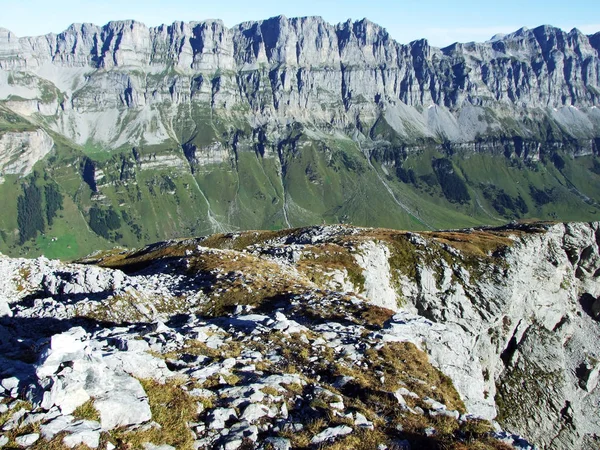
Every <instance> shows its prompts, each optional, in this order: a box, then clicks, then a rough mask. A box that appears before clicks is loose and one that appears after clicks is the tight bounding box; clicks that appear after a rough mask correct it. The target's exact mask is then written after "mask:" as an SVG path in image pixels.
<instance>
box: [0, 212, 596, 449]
mask: <svg viewBox="0 0 600 450" xmlns="http://www.w3.org/2000/svg"><path fill="white" fill-rule="evenodd" d="M599 235H600V225H599V224H598V223H589V224H585V223H572V224H531V225H515V226H511V227H505V228H499V229H471V230H466V231H461V232H459V231H453V232H430V233H405V232H398V231H392V230H383V229H360V228H353V227H347V226H336V227H332V226H326V227H313V228H308V229H297V230H286V231H280V232H246V233H238V234H231V235H218V236H213V237H208V238H199V239H188V240H179V241H170V242H165V243H161V244H156V245H153V246H150V247H148V248H145V249H142V250H138V251H130V252H128V251H119V250H116V251H113V252H108V253H103V254H98V255H95V256H94V255H93V256H90V257H89V258H87V259H85V260H82V261H80V263H84V264H85V265H81V264H69V265H67V264H63V263H59V262H56V261H50V260H47V259H43V258H42V259H38V260H15V259H10V258H6V257H2V259H1V260H0V268H1V270H2V278H3V279H5V280H7V282H6V283H5V284H4V285H3V287H2V297H1V298H0V305H1V306H0V308H1V309H0V313H1V314H3V315H4V318H2V319H1V323H0V346H1V348H2V349H3V350H2V355H3V356H2V358H3V362H2V372H1V373H0V385H1V386H2V389H3V390H4V391H3V392H4V393H3V394H2V393H0V395H3V396H4V398H5V400H3V401H2V404H0V407H2V405H3V404H5V403H6V402H7V400H8V398H11V397H12V398H17V397H19V398H24V397H25V398H27V399H28V400H29V401H30V402H31V405H30V406H27V405H25V406H23V408H24V412H22V413H19V414H12V413H11V414H9V415H8V416H6V422H5V425H4V430H5V431H6V432H8V433H9V436H10V439H21V440H22V441H23V442H24V441H25V440H31V441H32V443H33V441H34V436H31V434H34V433H33V432H34V431H35V430H38V429H39V430H41V436H42V438H43V439H52V438H53V436H56V435H57V434H58V433H60V432H61V431H62V432H64V434H60V435H58V436H59V438H61V439H64V440H63V442H64V443H65V444H67V445H70V444H69V443H70V442H75V443H77V442H84V440H85V442H86V443H88V442H91V443H92V444H93V445H91V446H92V447H94V446H96V447H97V445H98V444H96V442H99V441H98V439H100V437H102V439H109V440H110V441H111V442H113V443H122V442H126V441H127V437H126V436H124V435H122V434H115V431H114V430H115V429H116V428H117V427H119V426H126V427H129V429H130V432H132V433H136V432H137V431H135V430H145V431H144V432H148V433H149V434H148V435H144V436H148V437H147V438H146V439H148V441H147V442H148V443H149V444H157V445H160V444H169V445H176V446H177V445H179V444H176V442H180V443H181V442H183V441H176V440H171V441H168V442H167V441H165V440H164V439H163V440H160V441H159V440H158V438H156V436H157V435H156V434H152V432H151V430H152V429H153V427H155V426H165V425H164V423H163V422H160V421H161V420H162V419H161V417H163V416H160V414H159V413H157V411H158V410H157V409H156V408H157V404H156V401H157V400H156V395H158V391H157V390H156V389H158V390H159V391H161V392H167V391H168V392H170V394H169V395H173V396H177V398H178V399H179V400H177V402H176V403H173V404H177V405H180V406H181V407H182V408H183V407H184V406H185V405H188V406H187V407H186V408H187V409H186V411H185V412H184V411H183V410H182V411H179V412H178V413H177V414H182V417H187V418H188V419H186V420H187V422H186V424H184V425H183V426H184V427H186V428H185V429H186V430H188V431H186V432H185V433H183V434H181V432H179V433H178V434H179V435H180V436H183V437H182V439H184V438H185V439H186V442H188V443H191V442H192V441H195V445H196V447H197V448H203V447H205V448H238V447H240V446H241V445H243V444H244V443H246V444H247V445H249V444H248V443H249V442H255V443H256V444H253V445H256V446H258V447H260V445H266V443H271V442H279V443H280V444H281V445H284V446H287V445H293V446H308V445H315V446H317V445H321V444H322V443H323V442H325V441H329V440H336V441H339V442H346V444H347V445H350V446H352V445H355V446H356V445H358V446H360V445H367V444H364V442H366V441H363V440H361V439H367V437H366V436H367V435H368V436H372V438H373V439H376V440H378V441H379V443H383V444H386V445H390V444H393V445H400V444H398V442H405V444H402V445H409V444H408V443H410V445H428V444H427V442H429V443H430V444H432V445H433V443H434V442H438V441H435V440H436V439H438V440H439V442H445V443H446V444H447V443H448V442H449V441H448V440H449V439H450V441H453V440H456V439H458V440H460V439H463V438H464V436H465V435H464V433H471V434H470V435H469V436H471V438H473V437H474V436H477V437H476V438H477V439H484V441H485V439H489V437H485V436H486V434H485V433H486V432H489V430H490V429H489V428H487V430H488V431H486V432H484V433H483V434H478V433H479V432H476V431H474V430H475V429H474V428H473V426H474V422H473V421H474V420H476V419H475V417H477V418H480V419H484V420H493V421H496V422H495V423H496V426H497V427H498V428H497V432H496V434H495V438H496V439H506V440H507V442H509V443H511V444H512V445H515V446H517V447H518V448H529V447H528V445H529V444H527V443H526V442H525V441H522V440H520V439H521V438H518V436H516V434H520V435H522V436H525V438H527V439H528V440H529V441H531V442H533V443H535V445H536V446H537V447H538V448H540V449H575V448H581V449H584V448H593V446H594V445H597V443H598V442H597V435H598V431H599V429H600V416H599V415H598V411H597V408H596V407H595V405H597V402H598V400H599V398H600V393H599V391H598V381H599V378H600V375H599V373H600V365H599V364H598V361H599V360H600V355H599V354H598V348H600V345H599V343H600V342H599V341H600V334H599V332H598V330H599V329H598V317H597V314H596V312H595V311H596V309H595V308H596V304H597V301H598V300H597V299H598V298H599V296H600V283H598V280H597V275H598V273H599V270H600V251H599V248H598V242H599V241H600V240H599V239H598V236H599ZM232 249H235V250H232ZM97 266H101V267H97ZM377 305H383V306H384V307H385V308H382V307H381V306H377ZM418 349H421V350H422V351H424V352H425V353H426V354H427V355H428V359H429V361H430V363H431V364H432V365H433V366H435V368H436V369H433V367H431V366H429V363H428V362H427V358H426V357H425V356H424V354H423V353H421V350H418ZM424 357H425V359H423V358H424ZM417 361H420V362H417ZM442 374H443V375H442ZM138 380H139V381H138ZM140 383H141V384H140ZM157 383H158V384H157ZM161 383H162V385H161ZM160 386H163V387H160ZM455 389H456V390H455ZM165 395H167V394H165ZM117 397H118V399H119V402H120V403H118V404H117V403H115V402H117V400H116V399H117ZM123 399H126V401H125V400H123ZM391 399H393V402H392V403H389V402H390V401H391ZM172 401H173V402H175V400H172ZM194 402H196V403H197V404H196V403H194ZM357 402H358V403H357ZM373 402H375V403H373ZM8 404H9V405H10V407H11V408H13V410H15V411H16V410H17V408H18V407H20V406H19V404H18V403H15V402H14V401H12V402H11V401H8ZM350 404H352V405H353V406H349V405H350ZM90 405H91V406H90ZM190 405H193V406H190ZM376 405H379V406H376ZM385 405H388V406H385ZM92 406H93V407H92ZM388 407H389V408H391V409H387V408H388ZM90 408H91V409H90ZM119 408H122V410H121V409H119ZM190 408H191V409H192V410H193V411H191V412H190ZM372 408H375V409H372ZM3 409H5V408H3ZM398 410H399V411H400V415H398ZM19 411H21V410H19ZM85 411H87V413H84V412H85ZM375 411H377V412H376V413H375ZM392 411H394V413H393V414H395V415H394V416H393V417H394V418H393V419H392V416H388V414H391V413H392ZM0 414H2V410H0ZM156 414H158V415H156ZM323 414H325V416H327V417H329V419H327V420H326V421H324V422H322V421H320V422H318V425H316V426H313V425H310V426H309V427H308V428H307V427H306V425H307V423H309V422H310V423H311V424H312V423H313V422H314V421H315V420H316V419H318V418H319V417H320V418H323V417H324V416H323ZM373 414H374V415H373ZM465 414H467V415H465ZM468 414H470V415H468ZM381 415H383V417H385V418H387V419H386V420H387V421H384V422H385V423H382V422H379V421H378V420H379V419H380V418H381V417H382V416H381ZM0 417H2V416H0ZM332 417H339V418H340V421H337V419H336V420H333V421H332V419H331V418H332ZM441 417H443V419H442V418H441ZM480 419H477V420H480ZM151 420H155V421H159V425H153V423H152V422H151ZM415 420H416V421H417V422H415ZM477 420H476V421H477ZM440 421H442V422H440ZM444 421H451V423H454V424H456V425H451V426H450V425H448V426H446V425H444V427H445V428H443V430H444V431H441V429H440V427H441V426H442V425H441V423H447V422H444ZM31 423H39V424H40V425H41V426H40V428H35V429H34V428H28V425H29V424H31ZM477 423H480V424H482V423H483V422H477ZM6 424H8V425H6ZM386 424H387V425H386ZM139 426H141V428H139ZM168 426H175V425H173V424H170V425H168ZM390 427H391V428H390ZM415 427H416V428H415ZM448 427H449V428H448ZM465 427H467V428H465ZM468 427H471V428H468ZM500 428H502V429H504V430H505V431H502V432H500V431H498V430H500ZM467 429H468V430H470V431H465V430H467ZM360 430H363V431H360ZM364 430H367V431H369V432H370V433H371V432H372V433H375V434H373V435H369V434H368V433H367V434H364V433H366V431H364ZM448 430H450V431H448ZM452 430H454V431H452ZM456 430H462V431H456ZM455 431H456V432H455ZM169 433H170V431H169V432H167V431H165V432H164V433H163V434H164V436H170V434H169ZM377 433H379V434H377ZM472 433H475V434H472ZM511 433H515V435H512V434H511ZM131 436H133V435H131ZM153 436H154V437H153ZM374 436H376V437H374ZM461 436H462V437H461ZM511 436H512V437H511ZM39 438H40V437H39V436H37V437H36V440H37V439H39ZM131 439H134V438H133V437H131ZM136 439H137V438H136ZM153 439H154V441H153ZM165 439H166V438H165ZM168 439H174V438H172V437H169V438H168ZM189 439H191V441H188V440H189ZM290 439H291V441H290ZM345 439H346V440H347V441H345ZM353 439H354V440H353ZM356 439H358V440H356ZM369 439H371V438H369ZM427 439H429V440H430V441H427ZM27 442H29V441H27ZM136 442H137V441H136ZM369 442H371V441H369ZM394 442H396V444H394ZM482 442H483V441H482ZM361 443H362V444H361ZM446 444H444V445H446ZM488 444H489V443H488ZM27 445H31V444H27ZM73 445H75V444H73ZM88 445H89V444H88ZM181 445H183V444H181ZM186 445H188V444H186ZM273 445H274V444H273ZM278 445H279V444H278ZM436 445H437V444H436ZM485 445H487V444H485Z"/></svg>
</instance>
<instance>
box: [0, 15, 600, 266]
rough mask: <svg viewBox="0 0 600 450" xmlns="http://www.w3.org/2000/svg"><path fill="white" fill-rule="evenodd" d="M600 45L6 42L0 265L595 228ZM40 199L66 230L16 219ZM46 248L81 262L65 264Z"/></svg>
mask: <svg viewBox="0 0 600 450" xmlns="http://www.w3.org/2000/svg"><path fill="white" fill-rule="evenodd" d="M599 42H600V38H599V36H598V34H596V35H592V36H585V35H583V34H581V33H580V32H578V31H577V30H572V31H570V32H568V33H567V32H563V31H562V30H559V29H556V28H552V27H548V26H543V27H538V28H536V29H534V30H527V29H521V30H518V31H516V32H515V33H512V34H509V35H506V36H504V37H502V38H499V39H494V40H491V41H488V42H484V43H466V44H455V45H452V46H449V47H447V48H444V49H438V48H434V47H431V46H429V45H428V44H427V42H426V41H425V40H420V41H415V42H412V43H409V44H400V43H398V42H395V41H394V40H393V39H391V37H390V36H389V35H388V34H387V32H386V31H385V30H384V29H382V28H381V27H379V26H377V25H376V24H373V23H371V22H369V21H367V20H363V21H360V22H355V23H352V22H347V23H343V24H338V25H331V24H328V23H326V22H324V21H323V20H322V19H320V18H317V17H308V18H296V19H287V18H285V17H276V18H272V19H268V20H264V21H260V22H248V23H242V24H240V25H237V26H235V27H232V28H226V27H225V26H224V25H223V24H222V23H221V22H219V21H208V22H190V23H183V22H181V23H180V22H178V23H174V24H172V25H169V26H166V25H164V26H160V27H156V28H148V27H146V26H144V25H143V24H140V23H137V22H111V23H109V24H107V25H105V26H102V27H100V26H96V25H91V24H78V25H73V26H71V27H70V28H69V29H67V30H66V31H65V32H63V33H61V34H59V35H53V34H51V35H47V36H40V37H29V38H18V37H16V36H14V34H12V33H11V32H10V31H7V30H2V31H0V103H1V105H0V139H1V142H2V147H1V148H0V150H2V152H1V154H0V161H7V163H6V164H8V165H9V166H8V168H7V170H5V174H4V175H3V176H4V177H5V179H6V180H9V182H8V183H4V187H0V195H2V196H4V197H6V198H7V199H9V200H8V202H7V209H8V210H10V211H12V212H14V214H9V215H6V216H5V217H0V249H2V251H4V252H5V253H10V254H15V255H18V254H21V255H23V254H27V255H32V256H38V255H40V254H49V255H54V256H61V257H77V256H81V255H83V254H85V253H87V252H89V251H91V250H93V249H96V248H100V247H105V248H108V247H110V246H112V245H114V243H118V244H120V245H124V246H140V245H145V244H147V243H149V242H153V241H157V240H164V239H169V238H173V237H180V236H186V235H187V236H190V235H202V234H210V233H215V232H222V231H235V230H243V229H278V228H282V227H294V226H308V225H315V224H321V223H323V222H326V223H341V222H344V223H352V224H355V225H361V226H384V227H393V228H402V229H440V228H441V229H446V228H458V227H466V226H474V225H481V224H495V225H500V224H502V223H506V222H508V221H510V220H513V219H517V218H532V219H552V220H583V221H590V220H598V219H599V218H600V207H599V206H598V205H599V203H598V202H599V201H600V158H599V155H600V153H599V148H600V109H598V103H599V97H598V96H599V94H600V90H599V86H600V81H599V77H600V75H599V73H600V72H599V67H600V66H599V65H600V59H599V53H598V52H599ZM38 130H39V131H38ZM5 133H9V134H6V136H5V137H2V136H3V135H5ZM13 133H16V134H13ZM28 133H29V134H28ZM31 133H36V134H34V135H31ZM38 135H39V136H46V135H47V136H49V137H50V138H51V141H52V144H50V140H48V139H46V138H44V139H35V140H31V136H38ZM23 142H28V143H29V142H31V144H32V145H30V146H29V147H28V150H27V151H26V152H25V153H23V150H22V148H21V145H22V144H20V143H23ZM27 145H29V144H27ZM49 145H54V146H53V147H52V151H51V154H50V155H48V153H49V152H50V148H49ZM18 155H23V156H20V157H19V156H18ZM25 155H28V156H31V157H30V158H28V159H30V160H31V163H33V162H37V166H36V167H37V168H38V169H37V171H35V167H34V168H33V169H34V173H32V174H30V172H31V171H32V167H31V166H32V164H31V163H22V162H17V161H16V160H15V158H17V157H19V158H20V159H24V158H25ZM46 155H48V156H46ZM44 156H45V157H44ZM40 158H43V159H42V160H41V161H38V159H40ZM13 160H15V161H13ZM42 173H43V175H44V176H43V177H42V176H41V175H42ZM28 174H30V175H28ZM32 183H33V184H35V185H36V186H37V187H38V188H40V189H42V190H43V189H45V185H46V184H51V185H52V186H54V187H53V188H52V189H54V190H57V191H58V192H59V193H60V195H62V196H63V197H64V198H65V202H63V206H64V209H65V210H68V211H71V212H74V214H61V213H60V212H57V211H55V209H56V204H55V203H52V202H51V206H50V210H51V212H52V211H53V212H55V213H56V216H57V217H54V216H52V214H50V216H52V219H48V220H46V221H45V222H44V223H37V222H36V221H31V220H29V218H28V217H21V218H19V217H18V211H17V209H18V203H17V197H19V196H22V197H23V199H22V200H21V202H22V204H25V203H29V201H28V200H27V199H26V198H25V197H27V192H36V191H35V189H34V188H33V189H30V190H29V191H28V188H31V184H32ZM15 187H16V189H15ZM19 188H21V189H19ZM19 192H22V194H20V193H19ZM52 192H54V191H52ZM55 197H56V196H55ZM51 200H52V199H51ZM32 202H36V203H39V205H37V204H36V205H30V206H31V208H29V210H32V211H33V210H38V209H44V208H46V206H47V205H46V203H47V199H46V198H45V196H41V198H39V199H38V198H36V199H32ZM57 204H59V203H57ZM23 211H25V209H24V210H23ZM115 214H116V215H115ZM22 215H23V214H22ZM50 216H49V217H50ZM108 217H110V218H111V219H112V220H110V221H109V222H106V220H104V219H105V218H108ZM115 217H116V218H115ZM79 219H80V220H79ZM54 220H55V222H54ZM51 222H52V223H51ZM32 223H33V224H35V226H34V227H33V229H31V228H32V227H31V226H28V225H31V224H32ZM54 224H56V225H54ZM71 230H74V231H73V232H71ZM41 233H51V234H52V237H57V238H65V237H66V239H65V240H66V241H67V242H71V243H70V244H67V245H70V247H68V248H66V249H65V248H59V249H57V250H56V252H53V250H52V249H50V245H49V244H48V242H44V240H43V239H40V240H37V239H34V238H36V237H37V236H39V235H40V234H41ZM92 241H94V243H93V244H91V242H92ZM51 242H54V241H51ZM61 242H62V241H61ZM55 247H61V246H60V245H56V246H55Z"/></svg>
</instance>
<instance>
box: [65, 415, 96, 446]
mask: <svg viewBox="0 0 600 450" xmlns="http://www.w3.org/2000/svg"><path fill="white" fill-rule="evenodd" d="M63 431H66V432H67V433H69V434H68V435H67V436H65V437H64V438H63V443H64V444H65V445H66V446H67V447H70V448H73V447H75V446H77V445H79V444H85V445H87V446H88V447H90V448H98V446H99V445H100V432H101V428H100V424H99V423H98V422H94V421H90V420H82V421H79V422H75V423H73V424H70V425H69V426H67V427H66V428H65V429H64V430H63Z"/></svg>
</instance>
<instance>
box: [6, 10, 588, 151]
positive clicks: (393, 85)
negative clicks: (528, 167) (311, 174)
mask: <svg viewBox="0 0 600 450" xmlns="http://www.w3.org/2000/svg"><path fill="white" fill-rule="evenodd" d="M597 43H598V39H597V35H594V36H586V35H584V34H582V33H581V32H579V31H578V30H572V31H571V32H568V33H566V32H563V31H562V30H560V29H557V28H552V27H548V26H542V27H538V28H535V29H533V30H528V29H525V28H523V29H521V30H518V31H517V32H515V33H512V34H508V35H506V36H504V37H502V38H500V39H496V40H493V41H488V42H484V43H467V44H454V45H452V46H449V47H447V48H444V49H439V48H435V47H431V46H429V44H428V43H427V41H426V40H418V41H414V42H411V43H409V44H400V43H398V42H396V41H394V40H393V39H392V38H391V37H390V36H389V34H388V33H387V32H386V31H385V29H383V28H381V27H379V26H378V25H376V24H374V23H372V22H369V21H368V20H362V21H359V22H354V23H353V22H350V21H348V22H345V23H341V24H338V25H331V24H328V23H326V22H325V21H324V20H323V19H321V18H319V17H304V18H292V19H288V18H285V17H282V16H280V17H274V18H271V19H268V20H264V21H258V22H245V23H242V24H239V25H237V26H235V27H233V28H226V27H225V26H224V25H223V23H222V22H220V21H206V22H188V23H184V22H175V23H173V24H172V25H161V26H159V27H155V28H148V27H147V26H145V25H144V24H142V23H138V22H132V21H116V22H110V23H108V24H106V25H104V26H96V25H92V24H74V25H72V26H71V27H69V28H68V29H67V30H65V31H64V32H63V33H60V34H58V35H54V34H51V35H46V36H38V37H26V38H18V37H16V36H15V35H14V34H12V33H11V32H9V31H7V30H3V31H2V34H1V35H0V80H2V81H3V82H2V83H0V98H7V97H8V96H10V95H13V96H16V95H18V96H19V97H20V98H22V99H24V101H19V102H16V103H15V104H14V105H13V109H14V110H18V111H19V112H20V113H22V114H25V115H29V114H34V113H38V112H41V114H42V115H45V116H48V117H49V116H54V115H55V114H58V120H55V121H54V123H53V125H52V126H53V128H54V129H55V130H56V131H59V132H61V133H63V134H64V135H67V136H69V137H70V138H72V139H73V140H75V141H77V142H82V143H83V142H86V140H87V139H88V138H90V137H93V138H94V139H95V140H96V141H98V142H104V143H110V144H111V145H114V146H115V147H119V146H121V145H123V144H124V143H125V142H128V141H129V143H130V144H134V142H135V143H139V141H140V140H141V139H142V138H143V141H144V142H145V143H146V144H151V143H159V142H162V141H164V140H166V139H168V137H169V133H170V132H171V133H172V126H173V120H176V118H177V115H178V113H177V108H178V106H177V105H180V104H192V105H202V107H206V108H210V109H212V110H215V111H221V112H224V114H225V116H231V114H232V113H231V111H232V110H233V111H235V110H238V111H242V112H243V111H251V112H252V114H251V115H249V116H248V117H247V118H249V117H252V120H251V122H252V123H254V124H265V123H267V122H269V121H273V120H274V121H275V122H280V123H281V124H286V123H288V121H289V119H290V118H294V119H295V120H297V121H300V122H307V123H309V122H312V123H318V124H321V125H324V124H329V125H332V124H333V125H334V126H335V127H338V128H340V129H342V128H344V127H348V126H355V124H356V123H357V121H359V122H365V123H372V122H374V121H375V120H377V118H378V117H381V118H382V119H383V120H384V121H385V122H386V123H387V124H388V125H389V126H390V127H391V128H392V129H394V130H395V131H396V132H397V133H398V134H399V135H400V136H403V137H405V138H408V139H411V140H412V139H415V138H417V137H425V138H435V137H436V136H444V137H445V138H446V139H448V140H449V141H451V142H473V141H474V140H475V138H476V137H478V136H482V135H488V134H489V135H492V136H496V135H498V134H502V133H507V134H510V133H512V134H510V137H512V136H514V135H519V136H522V137H524V138H527V137H530V136H531V135H532V134H535V131H534V130H533V128H532V127H531V126H526V123H525V122H523V123H521V122H519V119H518V118H519V117H521V116H522V115H523V114H521V113H524V114H525V116H526V117H527V119H528V120H533V121H534V122H535V123H540V124H541V123H543V122H544V121H545V120H548V121H550V122H552V123H555V124H557V126H558V127H559V128H560V129H561V130H564V132H566V133H567V134H569V135H572V136H576V137H579V138H588V139H589V138H593V137H597V130H598V127H599V124H600V112H599V111H598V110H597V109H596V108H595V106H598V101H599V97H598V95H599V94H598V93H599V92H600V91H599V88H598V86H600V78H599V77H600V59H599V57H598V51H599V50H598V44H597ZM55 89H56V91H57V92H60V93H62V94H61V95H51V94H50V95H49V94H48V92H50V93H52V92H54V90H55ZM44 94H46V95H44ZM55 94H56V92H55ZM159 106H160V108H161V109H162V110H163V114H159V113H158V112H157V111H156V109H157V108H158V107H159ZM489 108H492V110H493V111H490V110H489ZM535 108H540V110H535ZM225 110H226V111H227V112H225ZM126 111H130V112H134V114H133V115H132V116H137V117H135V119H133V120H131V119H132V116H127V114H126ZM233 115H235V114H233ZM126 117H127V118H128V120H127V121H125V122H126V123H127V124H128V125H127V127H126V128H125V129H123V128H121V122H122V121H123V119H124V118H126ZM508 117H511V119H514V120H512V121H511V124H512V125H511V127H512V126H517V128H518V129H519V133H517V134H514V133H516V131H515V130H514V129H513V128H510V127H509V128H507V127H506V123H505V119H506V118H508ZM152 121H154V125H152V126H149V123H150V122H152ZM125 122H124V123H125ZM99 125H101V126H99ZM141 129H144V131H145V132H143V133H141V132H140V131H141ZM511 130H512V131H511ZM374 137H375V136H374ZM590 145H591V143H590ZM518 147H519V148H516V149H515V150H516V151H517V152H521V151H523V148H522V146H518ZM588 151H591V147H590V148H589V149H588Z"/></svg>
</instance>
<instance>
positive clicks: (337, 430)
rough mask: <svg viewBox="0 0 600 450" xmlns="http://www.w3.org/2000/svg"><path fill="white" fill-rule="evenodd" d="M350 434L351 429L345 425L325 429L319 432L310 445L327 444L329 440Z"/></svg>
mask: <svg viewBox="0 0 600 450" xmlns="http://www.w3.org/2000/svg"><path fill="white" fill-rule="evenodd" d="M350 433H352V428H350V427H349V426H346V425H340V426H338V427H333V428H327V429H325V430H323V431H321V432H320V433H319V434H317V435H316V436H314V437H313V438H312V439H311V441H310V443H311V444H321V443H323V442H327V441H329V440H333V439H335V438H336V437H339V436H345V435H347V434H350Z"/></svg>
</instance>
